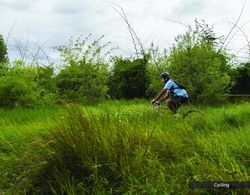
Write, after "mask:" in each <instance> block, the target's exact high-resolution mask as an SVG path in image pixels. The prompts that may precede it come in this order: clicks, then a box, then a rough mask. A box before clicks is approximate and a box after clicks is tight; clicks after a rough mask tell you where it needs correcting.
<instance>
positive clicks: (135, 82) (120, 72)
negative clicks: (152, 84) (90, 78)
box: [109, 57, 149, 99]
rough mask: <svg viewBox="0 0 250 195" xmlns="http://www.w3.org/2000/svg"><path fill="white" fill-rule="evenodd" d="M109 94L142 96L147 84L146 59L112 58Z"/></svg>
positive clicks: (132, 96) (124, 96) (129, 96)
mask: <svg viewBox="0 0 250 195" xmlns="http://www.w3.org/2000/svg"><path fill="white" fill-rule="evenodd" d="M113 61H114V66H113V69H112V71H111V76H110V79H109V88H110V90H109V95H110V96H111V97H115V98H126V99H130V98H142V97H145V96H146V90H147V88H148V84H149V78H148V75H147V59H146V57H145V58H143V59H140V58H138V59H129V58H125V59H123V58H121V57H116V58H113Z"/></svg>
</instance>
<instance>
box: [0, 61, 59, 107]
mask: <svg viewBox="0 0 250 195" xmlns="http://www.w3.org/2000/svg"><path fill="white" fill-rule="evenodd" d="M43 69H44V70H45V69H46V68H37V67H35V66H32V65H30V66H24V65H23V62H22V61H15V63H14V65H13V66H12V67H11V68H9V69H8V71H6V73H5V75H4V76H2V77H0V106H2V107H8V108H13V107H19V106H23V107H34V106H38V105H42V104H51V103H53V99H54V96H55V95H54V94H52V92H51V93H50V91H49V89H46V86H44V83H46V82H48V77H49V75H46V78H43V77H44V75H42V74H41V71H42V70H43ZM44 79H46V82H45V81H44V83H42V82H41V81H42V80H44ZM47 87H48V86H47Z"/></svg>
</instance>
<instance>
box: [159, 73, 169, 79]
mask: <svg viewBox="0 0 250 195" xmlns="http://www.w3.org/2000/svg"><path fill="white" fill-rule="evenodd" d="M160 78H163V79H166V78H169V74H168V72H162V73H161V74H160Z"/></svg>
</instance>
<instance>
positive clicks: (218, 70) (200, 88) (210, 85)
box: [169, 29, 230, 103]
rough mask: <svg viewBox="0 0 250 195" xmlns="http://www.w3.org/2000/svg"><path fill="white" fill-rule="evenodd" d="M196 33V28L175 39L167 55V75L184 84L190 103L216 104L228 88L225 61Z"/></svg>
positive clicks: (219, 53)
mask: <svg viewBox="0 0 250 195" xmlns="http://www.w3.org/2000/svg"><path fill="white" fill-rule="evenodd" d="M197 32H200V31H199V29H196V30H192V29H190V31H189V32H187V33H186V34H184V35H182V36H178V37H177V38H176V43H175V44H174V46H173V47H172V49H171V52H170V56H169V63H170V65H169V72H170V74H171V75H172V77H173V78H174V79H176V80H177V81H179V82H180V83H182V84H185V86H186V88H187V90H188V93H189V95H190V99H191V101H194V102H200V103H217V102H220V101H222V100H223V97H224V95H225V94H226V93H227V91H228V88H229V85H230V77H229V75H228V70H229V69H230V66H229V65H230V64H229V58H228V56H227V55H226V53H224V52H221V51H220V52H219V51H217V49H216V47H215V45H214V43H213V42H211V41H210V39H209V40H206V39H204V37H203V36H201V34H200V33H197Z"/></svg>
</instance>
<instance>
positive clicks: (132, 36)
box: [112, 3, 145, 57]
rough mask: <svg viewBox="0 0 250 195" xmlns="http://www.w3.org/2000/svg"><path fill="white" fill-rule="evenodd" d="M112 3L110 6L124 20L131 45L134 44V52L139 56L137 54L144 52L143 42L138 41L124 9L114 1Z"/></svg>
mask: <svg viewBox="0 0 250 195" xmlns="http://www.w3.org/2000/svg"><path fill="white" fill-rule="evenodd" d="M112 4H113V5H114V6H112V7H113V9H114V10H115V11H116V12H117V13H118V14H119V15H120V16H121V17H122V19H123V20H124V21H125V23H126V24H127V26H128V30H129V34H130V37H131V39H132V42H133V45H134V49H135V53H136V55H137V57H139V54H142V55H144V54H145V50H144V48H143V44H142V42H141V41H140V38H139V37H138V35H137V33H136V32H135V30H134V29H133V27H132V26H131V24H130V23H129V21H128V18H127V15H126V13H125V11H124V9H123V8H122V7H121V6H120V5H117V4H115V3H112ZM117 8H119V9H120V10H118V9H117ZM137 44H138V45H139V47H140V52H139V49H138V46H137Z"/></svg>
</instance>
